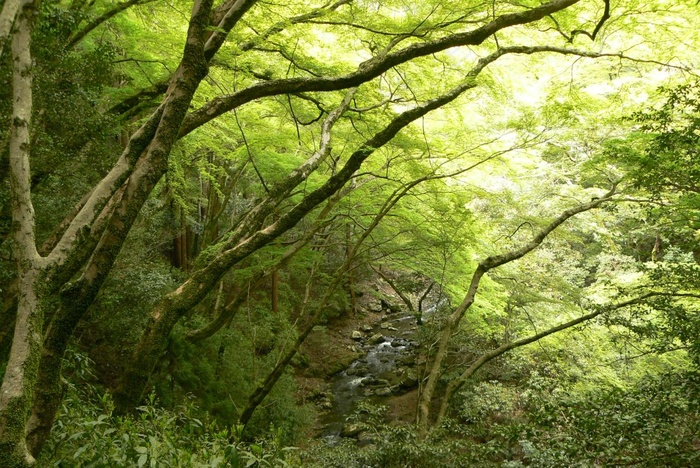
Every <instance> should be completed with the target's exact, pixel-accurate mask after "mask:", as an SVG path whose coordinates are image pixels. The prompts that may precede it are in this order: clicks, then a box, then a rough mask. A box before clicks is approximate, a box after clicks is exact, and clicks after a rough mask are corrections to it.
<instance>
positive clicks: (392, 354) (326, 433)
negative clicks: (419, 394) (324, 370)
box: [320, 312, 418, 444]
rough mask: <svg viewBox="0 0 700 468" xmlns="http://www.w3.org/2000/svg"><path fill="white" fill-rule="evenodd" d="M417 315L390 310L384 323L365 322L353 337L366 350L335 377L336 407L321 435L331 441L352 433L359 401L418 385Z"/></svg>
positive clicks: (382, 398)
mask: <svg viewBox="0 0 700 468" xmlns="http://www.w3.org/2000/svg"><path fill="white" fill-rule="evenodd" d="M416 330H417V325H416V317H415V316H413V315H410V314H406V313H403V312H398V313H393V314H389V313H388V314H387V315H385V316H383V317H382V321H381V323H377V324H375V325H374V326H373V327H371V328H370V327H369V326H365V327H364V328H363V329H362V332H360V331H356V332H353V337H354V339H355V340H356V342H357V343H358V345H359V347H361V349H362V351H363V352H365V353H366V354H365V356H364V357H362V358H360V359H357V360H356V361H354V362H353V363H352V364H350V366H349V367H348V368H347V369H345V370H344V371H342V372H340V373H338V374H336V375H335V376H334V377H333V381H332V384H331V389H332V393H333V399H332V408H331V409H330V410H329V411H328V412H327V413H325V414H324V415H323V416H322V417H321V418H320V421H321V423H322V425H323V431H322V433H321V437H323V438H325V439H326V440H327V441H328V443H331V444H332V443H334V442H337V440H338V438H339V437H352V436H354V435H356V434H355V433H354V427H353V425H352V424H348V417H349V416H350V415H352V414H353V412H354V410H355V408H356V406H357V403H358V402H360V401H364V400H368V401H371V402H373V403H382V402H383V401H385V399H386V398H387V397H389V396H391V395H399V394H402V393H405V392H407V391H408V390H410V389H412V388H414V387H416V386H417V385H418V377H417V375H416V371H415V369H414V368H415V363H416V353H417V343H416V342H415V341H413V338H414V335H415V332H416Z"/></svg>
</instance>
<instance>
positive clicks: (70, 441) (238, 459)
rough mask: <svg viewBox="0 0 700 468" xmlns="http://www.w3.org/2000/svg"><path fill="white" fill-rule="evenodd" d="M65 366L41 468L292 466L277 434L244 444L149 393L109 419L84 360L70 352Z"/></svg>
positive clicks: (191, 410)
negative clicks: (128, 411) (129, 412)
mask: <svg viewBox="0 0 700 468" xmlns="http://www.w3.org/2000/svg"><path fill="white" fill-rule="evenodd" d="M68 364H69V365H68V366H67V367H68V371H69V373H70V374H71V375H72V377H71V380H69V381H67V382H65V384H66V385H67V396H66V398H65V399H64V400H63V405H62V407H61V410H60V413H59V416H58V419H57V421H56V424H55V426H54V428H53V430H52V432H51V437H50V439H49V441H48V443H47V446H46V447H45V449H44V451H43V452H42V456H41V457H40V459H39V464H40V466H96V467H99V466H137V467H143V466H151V467H155V466H173V467H203V466H208V467H216V466H229V467H241V468H242V467H246V468H248V467H271V466H297V463H295V462H294V460H295V453H294V449H293V448H292V447H284V446H283V445H282V444H281V440H280V438H279V435H274V434H273V437H272V438H271V439H268V440H261V441H259V442H256V443H243V442H241V441H240V440H238V439H237V435H236V430H235V428H233V429H232V430H226V429H223V430H222V429H221V427H222V426H217V425H215V424H213V423H212V422H207V420H206V419H205V420H204V421H202V419H200V418H199V414H200V413H201V411H200V410H199V409H198V408H197V407H196V406H195V405H194V403H192V402H191V401H189V402H184V404H183V405H179V406H177V407H176V408H174V409H172V410H166V409H163V408H161V407H160V406H159V405H158V402H157V400H156V399H155V397H154V396H153V395H151V397H149V400H148V402H147V404H146V405H144V406H140V407H138V408H137V410H136V414H134V415H133V416H127V417H114V416H112V415H111V409H112V404H111V399H110V398H109V396H108V395H105V394H102V393H101V391H100V389H99V388H98V387H95V386H93V384H91V383H89V381H86V379H88V380H91V372H90V363H89V362H88V361H87V360H86V358H85V357H84V356H82V355H80V354H73V355H72V357H71V359H70V361H69V363H68Z"/></svg>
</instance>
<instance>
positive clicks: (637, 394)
mask: <svg viewBox="0 0 700 468" xmlns="http://www.w3.org/2000/svg"><path fill="white" fill-rule="evenodd" d="M699 392H700V380H699V377H698V375H697V374H696V373H674V374H661V375H656V376H654V375H650V376H647V377H646V378H644V379H643V380H642V381H641V382H640V383H639V384H638V385H637V386H635V387H633V388H631V389H628V390H625V389H621V388H614V387H613V388H600V389H597V390H596V391H595V392H592V393H591V394H588V395H574V396H570V397H565V396H564V395H559V396H558V397H557V398H547V397H546V396H544V395H543V396H542V397H541V398H539V399H536V400H534V401H532V402H530V406H529V408H528V409H529V412H528V414H529V415H530V417H531V418H532V420H531V423H530V425H528V426H523V427H522V432H521V433H520V435H519V440H518V441H517V443H518V444H519V445H520V446H521V448H522V450H523V458H524V460H525V461H527V462H528V463H529V464H532V465H534V466H587V465H590V464H591V463H595V464H597V465H618V464H634V465H637V466H649V467H652V466H678V467H681V466H693V465H695V464H697V463H698V459H699V458H698V457H700V454H699V453H698V451H697V442H698V431H699V430H700V407H698V404H697V402H698V396H699V395H700V393H699Z"/></svg>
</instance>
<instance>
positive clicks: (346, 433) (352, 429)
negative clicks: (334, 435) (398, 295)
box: [340, 424, 362, 437]
mask: <svg viewBox="0 0 700 468" xmlns="http://www.w3.org/2000/svg"><path fill="white" fill-rule="evenodd" d="M360 432H362V426H360V425H359V424H346V425H344V426H343V428H342V429H341V430H340V437H357V436H358V435H360Z"/></svg>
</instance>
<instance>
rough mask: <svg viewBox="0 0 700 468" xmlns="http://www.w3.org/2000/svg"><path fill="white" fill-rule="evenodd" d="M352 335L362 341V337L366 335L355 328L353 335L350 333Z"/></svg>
mask: <svg viewBox="0 0 700 468" xmlns="http://www.w3.org/2000/svg"><path fill="white" fill-rule="evenodd" d="M350 337H351V338H352V339H353V340H355V341H360V340H361V339H362V338H364V335H363V334H362V332H361V331H359V330H353V332H352V335H350Z"/></svg>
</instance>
